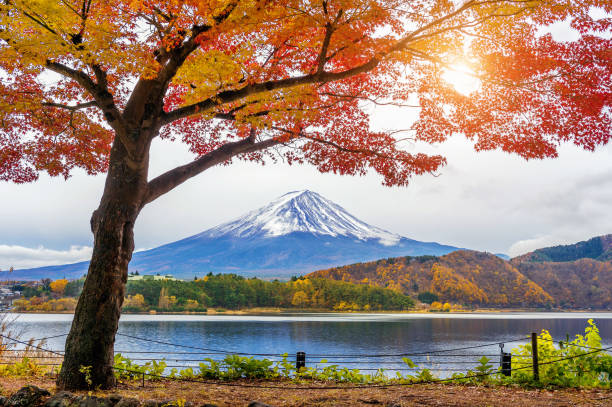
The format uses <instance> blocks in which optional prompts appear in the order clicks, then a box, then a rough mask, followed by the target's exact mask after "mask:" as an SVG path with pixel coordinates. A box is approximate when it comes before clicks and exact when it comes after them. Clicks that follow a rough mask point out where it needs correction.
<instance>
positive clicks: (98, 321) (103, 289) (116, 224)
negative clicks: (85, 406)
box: [57, 138, 148, 390]
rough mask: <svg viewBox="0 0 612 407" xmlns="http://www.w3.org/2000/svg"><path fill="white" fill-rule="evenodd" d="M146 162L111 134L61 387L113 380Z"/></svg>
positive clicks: (107, 384) (108, 384) (101, 385)
mask: <svg viewBox="0 0 612 407" xmlns="http://www.w3.org/2000/svg"><path fill="white" fill-rule="evenodd" d="M145 150H148V149H145ZM147 167H148V153H146V156H145V157H144V158H141V159H139V160H137V161H135V160H134V159H133V158H132V157H130V156H129V154H128V152H127V151H126V150H125V148H124V147H123V145H122V144H121V142H119V141H118V139H117V138H116V139H115V143H114V144H113V147H112V149H111V155H110V162H109V171H108V174H107V178H106V184H105V187H104V193H103V195H102V199H101V201H100V206H99V207H98V209H97V210H96V211H94V213H93V215H92V218H91V227H92V232H93V234H94V247H93V254H92V258H91V262H90V264H89V270H88V272H87V276H86V279H85V284H84V286H83V292H82V294H81V296H80V298H79V302H78V304H77V307H76V310H75V313H74V319H73V321H72V327H71V329H70V333H69V334H68V337H67V339H66V352H65V356H64V362H63V364H62V369H61V371H60V374H59V376H58V379H57V386H58V388H60V389H70V390H76V389H88V388H98V387H99V388H101V389H108V388H111V387H114V385H115V377H114V374H113V358H114V343H115V333H116V332H117V328H118V324H119V317H120V314H121V306H122V304H123V297H124V294H125V284H126V282H127V273H128V263H129V261H130V259H131V258H132V252H133V251H134V233H133V229H134V222H135V221H136V218H137V216H138V213H139V212H140V210H141V209H142V206H143V198H144V196H145V194H146V190H147ZM86 371H88V372H86Z"/></svg>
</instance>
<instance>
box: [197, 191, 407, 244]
mask: <svg viewBox="0 0 612 407" xmlns="http://www.w3.org/2000/svg"><path fill="white" fill-rule="evenodd" d="M293 232H309V233H314V234H318V235H329V236H334V237H335V236H349V237H354V238H357V239H359V240H367V239H377V240H378V241H379V242H380V243H381V244H383V245H385V246H392V245H395V244H397V243H398V242H399V241H400V239H401V236H400V235H397V234H394V233H391V232H387V231H386V230H383V229H380V228H377V227H375V226H371V225H368V224H367V223H364V222H362V221H360V220H359V219H357V218H356V217H354V216H353V215H351V214H350V213H348V212H347V211H346V210H345V209H344V208H342V207H341V206H340V205H337V204H335V203H334V202H332V201H330V200H328V199H325V198H324V197H322V196H321V195H319V194H317V193H316V192H312V191H308V190H304V191H293V192H289V193H287V194H285V195H283V196H281V197H280V198H278V199H276V200H275V201H272V202H271V203H269V204H268V205H266V206H264V207H262V208H260V209H256V210H254V211H251V212H249V213H247V214H246V215H244V216H242V217H240V218H238V219H235V220H233V221H230V222H228V223H224V224H222V225H219V226H217V227H215V228H213V229H209V230H207V231H205V232H203V233H202V234H201V235H200V236H207V237H211V238H214V237H220V236H224V235H231V236H234V237H250V236H268V237H275V236H282V235H287V234H290V233H293Z"/></svg>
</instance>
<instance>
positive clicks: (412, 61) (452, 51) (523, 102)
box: [0, 0, 612, 201]
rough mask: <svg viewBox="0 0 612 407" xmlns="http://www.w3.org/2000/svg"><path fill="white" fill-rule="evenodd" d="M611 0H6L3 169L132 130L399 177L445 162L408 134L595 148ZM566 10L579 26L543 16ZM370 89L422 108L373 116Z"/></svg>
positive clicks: (0, 23) (98, 148)
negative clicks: (393, 126) (462, 87)
mask: <svg viewBox="0 0 612 407" xmlns="http://www.w3.org/2000/svg"><path fill="white" fill-rule="evenodd" d="M611 12H612V3H610V1H609V0H455V1H453V0H411V1H405V0H316V1H313V0H282V1H281V0H164V1H154V0H122V1H119V0H117V1H96V0H62V1H52V0H3V1H2V2H1V4H0V120H1V126H0V148H1V151H0V179H2V180H8V181H13V182H29V181H33V180H35V179H36V178H37V177H38V174H39V173H40V172H47V173H49V174H50V175H62V176H64V177H67V176H68V175H69V174H70V171H71V170H72V169H74V168H82V169H84V170H86V171H87V172H88V173H90V174H96V173H100V172H104V171H106V170H107V168H108V164H109V154H110V148H111V144H112V143H113V141H114V140H115V138H118V139H119V140H120V141H121V142H122V144H124V145H125V147H126V149H127V150H128V151H131V153H132V154H133V155H134V156H138V154H139V152H141V151H142V150H148V148H149V145H150V143H151V141H152V139H153V138H154V137H157V136H159V137H162V138H168V139H172V140H177V141H182V142H184V143H186V144H188V145H189V148H190V149H191V150H192V151H193V152H194V153H195V154H196V156H197V157H204V156H206V155H207V154H210V153H212V152H214V151H215V150H218V149H220V148H223V146H224V145H226V144H227V143H231V142H237V141H240V140H245V139H249V138H250V140H251V144H252V145H253V147H249V148H248V149H240V150H235V151H234V150H232V151H229V150H228V151H229V152H228V154H227V155H226V156H224V157H223V160H221V162H227V160H229V159H231V158H232V157H234V156H235V157H237V158H241V159H247V160H264V159H266V158H271V159H275V158H276V157H283V158H284V159H285V160H287V161H288V162H290V163H295V162H298V163H302V162H306V163H310V164H312V165H315V166H316V167H317V168H318V169H319V170H320V171H323V172H336V173H341V174H363V173H364V172H365V171H368V170H369V169H373V170H374V171H376V172H378V173H380V174H381V175H382V177H383V182H384V183H385V184H387V185H404V184H406V183H407V182H408V180H409V178H410V177H411V176H412V175H415V174H422V173H428V172H435V171H436V170H437V169H438V168H440V166H442V165H443V164H444V163H445V159H444V158H443V157H441V156H438V155H426V154H421V153H415V152H409V151H407V150H406V149H405V148H402V146H403V147H405V146H406V144H405V143H406V140H408V141H410V142H417V143H418V142H421V141H422V142H427V143H438V142H442V141H444V140H446V139H447V138H448V137H450V136H451V135H453V134H464V135H465V136H466V137H468V138H469V139H470V140H472V141H473V143H474V145H475V148H476V149H478V150H490V149H498V148H501V149H503V150H504V151H508V152H515V153H518V154H519V155H521V156H523V157H525V158H543V157H554V156H555V155H556V150H557V147H558V146H559V145H560V143H563V142H571V143H575V144H576V145H579V146H582V147H584V148H586V149H588V150H593V149H594V148H595V147H596V146H598V145H602V144H605V143H606V142H608V141H609V139H610V135H611V133H612V131H611V130H612V125H611V110H610V109H611V106H610V105H611V79H610V74H611V71H612V51H611V50H612V44H611V40H610V29H611V26H612V21H611V19H610V17H609V16H610V13H611ZM596 16H598V18H595V17H596ZM558 22H567V23H569V24H571V27H572V29H573V30H574V32H575V33H576V34H578V35H575V38H576V39H575V40H573V41H565V42H561V41H556V40H555V39H553V37H552V36H551V35H550V34H544V33H543V31H542V27H546V26H550V25H552V24H555V23H558ZM457 64H461V65H462V66H466V67H468V68H469V69H470V71H471V74H473V75H474V76H475V77H477V78H478V79H479V86H478V88H477V89H475V90H474V91H473V92H471V93H469V94H467V95H466V94H462V93H460V92H458V91H457V90H455V88H454V87H453V86H452V84H450V83H448V82H447V81H445V80H444V79H443V76H444V73H445V72H446V71H447V70H449V69H453V68H454V67H456V66H457ZM145 90H146V92H145ZM367 104H397V105H410V106H412V109H413V110H414V111H416V112H417V113H418V119H417V120H416V122H411V121H410V120H409V119H408V118H407V119H406V129H405V131H403V132H391V131H372V130H370V126H369V118H368V115H367V113H366V112H365V111H364V109H363V107H364V106H366V105H367ZM406 109H410V108H409V107H406ZM143 129H145V130H147V131H148V132H147V137H144V138H143V137H140V134H144V133H145V132H143ZM199 171H200V170H199V169H197V170H194V171H192V172H191V173H190V174H189V176H184V177H183V178H185V179H186V178H189V177H190V176H193V175H195V173H197V172H199ZM185 179H181V180H179V182H183V181H184V180H185ZM151 186H153V185H151ZM173 186H175V185H173ZM169 189H170V186H165V187H163V188H161V189H160V190H159V191H156V192H154V193H152V194H151V196H149V197H148V198H147V200H148V201H150V200H152V199H155V198H156V197H157V196H159V195H161V194H163V193H165V192H167V190H169Z"/></svg>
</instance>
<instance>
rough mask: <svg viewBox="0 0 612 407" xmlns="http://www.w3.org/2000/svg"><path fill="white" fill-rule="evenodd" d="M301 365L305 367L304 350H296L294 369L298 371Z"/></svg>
mask: <svg viewBox="0 0 612 407" xmlns="http://www.w3.org/2000/svg"><path fill="white" fill-rule="evenodd" d="M303 367H306V352H298V353H296V355H295V370H297V371H298V372H299V371H300V369H301V368H303Z"/></svg>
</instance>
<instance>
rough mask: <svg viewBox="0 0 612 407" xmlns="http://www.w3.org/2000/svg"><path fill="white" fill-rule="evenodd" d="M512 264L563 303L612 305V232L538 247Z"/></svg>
mask: <svg viewBox="0 0 612 407" xmlns="http://www.w3.org/2000/svg"><path fill="white" fill-rule="evenodd" d="M511 263H512V265H513V266H514V267H516V268H517V269H518V270H519V271H520V272H521V273H523V274H524V275H525V276H527V277H528V278H530V279H531V280H533V281H534V282H536V283H538V284H539V285H540V286H542V287H543V288H544V289H545V290H546V291H547V292H548V293H550V294H551V295H552V296H553V297H554V298H555V299H556V300H557V303H558V305H559V306H562V307H570V308H575V307H579V308H597V309H601V308H611V307H612V235H604V236H597V237H594V238H591V239H589V240H586V241H582V242H578V243H575V244H570V245H562V246H553V247H545V248H542V249H537V250H534V251H533V252H530V253H527V254H524V255H522V256H518V257H515V258H513V259H512V260H511Z"/></svg>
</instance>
